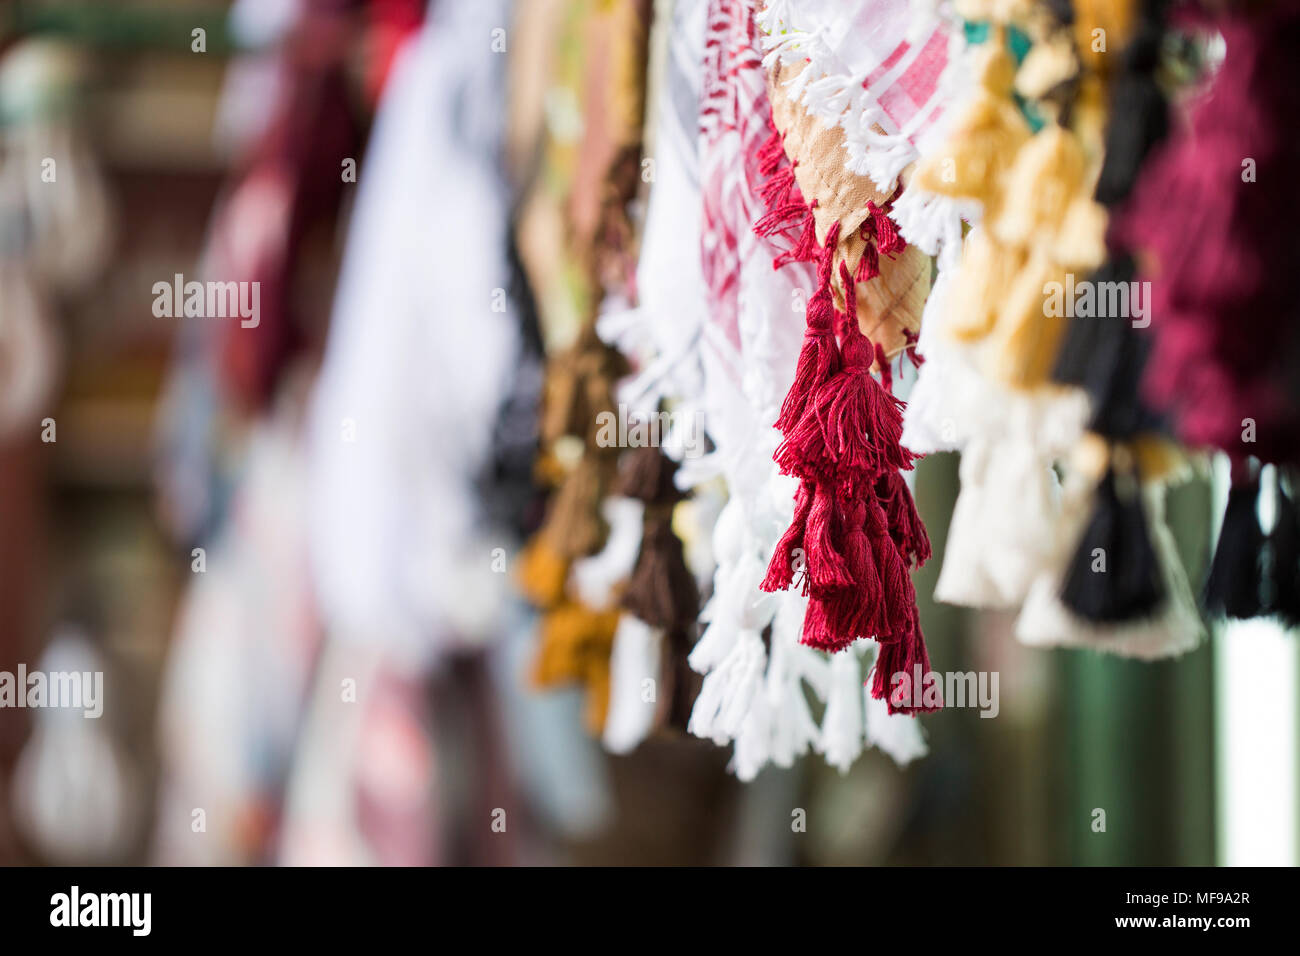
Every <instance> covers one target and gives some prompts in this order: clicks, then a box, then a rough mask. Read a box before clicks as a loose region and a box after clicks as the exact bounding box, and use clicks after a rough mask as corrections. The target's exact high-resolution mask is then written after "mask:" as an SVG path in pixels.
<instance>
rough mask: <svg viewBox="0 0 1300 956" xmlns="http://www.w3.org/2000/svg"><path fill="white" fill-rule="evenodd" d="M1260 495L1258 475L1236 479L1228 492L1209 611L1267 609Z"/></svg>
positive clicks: (1209, 584) (1244, 613)
mask: <svg viewBox="0 0 1300 956" xmlns="http://www.w3.org/2000/svg"><path fill="white" fill-rule="evenodd" d="M1258 499H1259V478H1258V477H1250V478H1247V479H1245V480H1242V481H1235V482H1234V483H1233V486H1232V489H1231V490H1230V491H1229V492H1228V507H1227V509H1226V510H1225V511H1224V513H1223V527H1222V528H1221V529H1220V531H1219V543H1218V546H1217V547H1215V549H1214V559H1213V560H1212V561H1211V562H1210V575H1209V577H1208V578H1207V579H1206V582H1205V593H1204V596H1203V603H1204V605H1205V611H1206V613H1207V614H1211V615H1214V616H1216V617H1233V618H1250V617H1259V616H1260V615H1261V614H1262V613H1263V612H1264V602H1263V600H1262V599H1261V597H1260V583H1261V580H1262V576H1261V575H1260V555H1261V553H1262V551H1263V548H1264V531H1263V529H1261V528H1260V526H1259V512H1258V510H1257V508H1256V502H1257V501H1258Z"/></svg>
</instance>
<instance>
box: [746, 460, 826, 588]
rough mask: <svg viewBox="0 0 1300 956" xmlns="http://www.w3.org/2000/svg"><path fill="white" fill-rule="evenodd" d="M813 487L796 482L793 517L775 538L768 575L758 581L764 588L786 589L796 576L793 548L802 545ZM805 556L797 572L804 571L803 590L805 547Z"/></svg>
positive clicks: (799, 547) (804, 583) (804, 582)
mask: <svg viewBox="0 0 1300 956" xmlns="http://www.w3.org/2000/svg"><path fill="white" fill-rule="evenodd" d="M812 497H813V496H812V487H811V486H810V485H809V483H808V482H804V483H802V484H801V485H799V490H798V491H796V492H795V496H794V519H793V520H792V521H791V522H790V527H789V528H787V529H786V531H785V534H783V535H782V536H781V540H780V541H778V542H777V545H776V550H775V551H774V552H772V560H771V561H769V562H768V564H767V576H766V577H764V578H763V583H762V584H760V585H759V587H761V588H762V589H763V590H764V591H785V590H787V589H788V588H789V587H790V585H791V584H793V583H794V577H795V573H796V572H795V564H796V561H795V551H796V550H799V549H801V548H803V539H804V531H805V529H806V528H807V525H808V513H809V511H811V510H812ZM804 555H805V556H804V559H803V561H801V562H798V564H799V567H800V573H801V574H803V581H802V584H803V593H804V594H807V593H808V575H807V571H806V568H807V566H808V565H807V550H806V549H804Z"/></svg>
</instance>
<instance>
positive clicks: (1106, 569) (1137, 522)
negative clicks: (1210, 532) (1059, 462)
mask: <svg viewBox="0 0 1300 956" xmlns="http://www.w3.org/2000/svg"><path fill="white" fill-rule="evenodd" d="M1098 562H1101V563H1100V565H1099V564H1098ZM1164 598H1165V593H1164V586H1163V582H1162V581H1161V578H1160V566H1159V562H1158V560H1157V559H1156V553H1155V549H1154V548H1153V547H1152V546H1151V537H1150V531H1149V528H1148V526H1147V519H1146V512H1145V509H1144V508H1143V507H1142V496H1141V494H1140V492H1139V491H1138V489H1137V488H1136V487H1134V488H1132V489H1131V490H1129V491H1128V493H1127V494H1125V495H1123V496H1121V495H1120V493H1119V490H1118V488H1117V487H1116V480H1115V472H1114V469H1108V470H1107V472H1106V475H1105V477H1103V478H1102V479H1101V481H1100V483H1098V485H1097V492H1096V500H1095V502H1094V504H1093V511H1092V517H1091V519H1090V520H1089V521H1088V527H1087V528H1086V529H1085V530H1084V533H1083V537H1082V538H1081V539H1080V541H1079V547H1078V550H1077V551H1076V552H1075V555H1074V559H1073V560H1072V561H1071V562H1070V567H1069V568H1068V569H1067V571H1066V574H1065V583H1064V586H1063V587H1062V589H1061V600H1062V602H1063V603H1064V604H1065V606H1066V607H1067V608H1069V609H1070V610H1071V611H1072V612H1074V613H1075V614H1076V615H1078V616H1079V617H1081V618H1083V619H1084V620H1086V621H1092V622H1095V623H1098V624H1117V623H1121V622H1124V621H1134V620H1138V619H1140V618H1145V617H1150V616H1152V615H1153V614H1154V613H1155V612H1156V610H1157V609H1158V608H1159V607H1160V605H1161V604H1162V603H1163V601H1164Z"/></svg>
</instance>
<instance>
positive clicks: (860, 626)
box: [825, 501, 884, 646]
mask: <svg viewBox="0 0 1300 956" xmlns="http://www.w3.org/2000/svg"><path fill="white" fill-rule="evenodd" d="M866 524H867V505H866V503H865V502H862V501H858V502H855V503H854V504H853V505H852V511H851V512H850V514H849V521H848V534H847V536H846V538H845V542H844V563H845V565H846V566H847V568H848V572H849V575H850V577H852V579H853V582H854V583H853V586H852V587H851V588H848V589H846V590H844V591H842V592H840V593H839V594H837V595H835V596H834V598H831V599H827V601H826V602H825V606H826V618H827V622H828V631H829V633H830V634H831V635H833V636H834V637H835V638H836V639H838V640H842V641H843V643H844V646H848V644H851V643H852V642H853V641H855V640H857V639H858V638H860V637H874V636H875V634H876V632H877V630H878V629H879V628H878V620H877V619H878V618H879V617H880V608H881V607H882V604H883V600H884V594H883V592H882V589H881V582H880V575H879V574H878V573H877V570H876V559H875V556H874V555H873V552H872V548H871V540H870V538H868V536H867V531H866Z"/></svg>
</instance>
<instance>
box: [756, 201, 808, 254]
mask: <svg viewBox="0 0 1300 956" xmlns="http://www.w3.org/2000/svg"><path fill="white" fill-rule="evenodd" d="M791 193H793V190H791ZM807 214H808V207H807V206H806V205H805V204H804V202H803V199H802V197H795V196H793V195H791V197H790V198H789V201H787V202H785V203H784V204H782V205H780V206H777V207H776V208H775V209H773V210H772V211H771V212H769V213H766V214H765V215H763V216H762V217H760V218H759V220H758V222H756V223H754V232H755V233H757V234H758V235H760V236H773V235H776V234H777V233H778V232H781V231H783V230H785V229H787V228H789V227H790V226H792V225H793V224H794V223H796V222H799V221H800V220H801V219H802V218H803V217H804V216H806V215H807ZM782 255H784V256H788V255H790V253H788V252H787V253H783V254H782Z"/></svg>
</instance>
